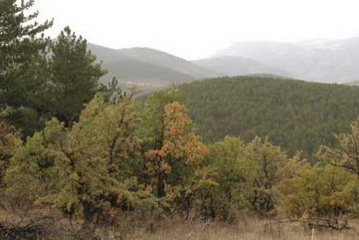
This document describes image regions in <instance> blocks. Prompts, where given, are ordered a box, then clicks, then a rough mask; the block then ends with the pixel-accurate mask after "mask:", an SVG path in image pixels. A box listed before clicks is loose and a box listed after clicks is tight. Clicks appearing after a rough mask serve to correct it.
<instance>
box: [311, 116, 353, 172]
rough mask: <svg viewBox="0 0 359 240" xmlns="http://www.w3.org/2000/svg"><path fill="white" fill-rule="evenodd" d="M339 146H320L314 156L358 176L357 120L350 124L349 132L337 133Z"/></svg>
mask: <svg viewBox="0 0 359 240" xmlns="http://www.w3.org/2000/svg"><path fill="white" fill-rule="evenodd" d="M337 140H338V141H339V147H337V148H330V147H328V146H321V147H320V149H319V151H318V152H317V154H316V156H317V158H318V159H319V160H320V161H323V162H326V163H329V164H331V165H333V166H337V167H341V168H344V169H346V170H348V171H349V172H351V173H353V174H355V175H356V176H357V177H358V178H359V120H356V121H354V122H353V123H352V124H351V133H349V134H340V135H337Z"/></svg>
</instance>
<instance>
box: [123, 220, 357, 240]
mask: <svg viewBox="0 0 359 240" xmlns="http://www.w3.org/2000/svg"><path fill="white" fill-rule="evenodd" d="M266 223H268V222H266V221H259V220H244V221H241V222H239V223H238V224H235V225H224V224H220V223H193V222H192V223H172V224H170V223H167V224H164V225H162V226H159V227H158V229H156V230H155V231H152V232H151V231H149V230H148V229H145V228H142V229H141V228H137V229H136V231H130V232H132V233H130V232H127V233H126V234H125V235H122V236H123V239H128V240H274V239H275V240H305V239H308V240H312V239H313V240H354V239H359V222H358V221H356V222H355V221H352V223H351V227H352V228H351V229H349V230H343V231H329V230H326V231H323V230H322V231H319V230H315V231H314V236H312V230H307V231H305V230H304V227H303V226H301V224H299V223H285V224H280V225H278V224H266ZM357 229H358V230H357Z"/></svg>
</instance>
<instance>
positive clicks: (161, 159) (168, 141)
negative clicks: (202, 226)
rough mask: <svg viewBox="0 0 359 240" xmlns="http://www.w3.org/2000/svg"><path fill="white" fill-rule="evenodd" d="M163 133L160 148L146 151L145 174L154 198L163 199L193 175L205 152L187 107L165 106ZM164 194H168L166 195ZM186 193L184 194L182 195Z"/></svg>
mask: <svg viewBox="0 0 359 240" xmlns="http://www.w3.org/2000/svg"><path fill="white" fill-rule="evenodd" d="M163 124H164V132H163V136H162V139H161V144H162V145H161V146H160V147H159V149H151V150H149V151H148V152H146V154H145V156H146V159H147V163H146V166H147V172H148V174H149V176H150V177H151V179H152V184H153V190H154V195H155V196H156V197H158V198H161V197H165V196H166V193H168V192H171V191H172V192H177V193H178V192H180V191H181V190H184V188H185V187H186V184H188V182H186V181H187V180H189V179H190V177H191V176H193V175H195V173H194V171H195V170H196V169H197V168H199V166H200V165H201V163H202V161H203V158H204V154H205V153H206V151H207V149H206V146H205V145H204V144H202V143H201V142H200V141H199V138H198V136H196V135H195V134H194V133H193V131H192V130H191V126H190V125H191V121H190V119H189V117H188V116H187V114H186V108H185V107H184V106H183V105H181V104H180V103H178V102H173V103H170V104H168V105H166V106H165V114H164V122H163ZM166 191H167V192H166ZM183 193H184V194H185V192H183Z"/></svg>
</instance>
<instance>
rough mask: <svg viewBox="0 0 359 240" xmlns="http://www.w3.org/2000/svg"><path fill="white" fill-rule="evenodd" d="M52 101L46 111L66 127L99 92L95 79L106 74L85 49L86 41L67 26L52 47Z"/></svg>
mask: <svg viewBox="0 0 359 240" xmlns="http://www.w3.org/2000/svg"><path fill="white" fill-rule="evenodd" d="M51 53H52V56H51V59H50V61H49V66H50V71H51V83H52V84H53V86H52V97H53V98H52V101H51V104H49V105H48V107H49V111H50V112H52V113H53V114H54V116H56V117H57V118H58V119H59V120H61V121H63V122H65V125H69V124H71V122H72V121H75V120H78V118H79V115H80V112H81V110H82V109H83V107H84V104H86V103H88V102H89V101H90V100H91V99H92V98H93V97H94V95H95V93H96V91H97V90H98V80H99V78H100V77H101V76H103V75H104V74H105V73H106V72H105V71H104V70H102V69H101V66H100V64H99V63H97V62H96V57H95V56H94V55H92V53H91V52H90V51H88V50H87V41H86V40H85V39H83V38H82V37H81V36H80V37H77V36H76V34H75V33H73V32H72V31H71V30H70V28H69V27H66V28H65V29H64V30H63V31H62V32H61V34H60V35H59V36H58V38H57V40H56V41H55V42H53V43H52V44H51Z"/></svg>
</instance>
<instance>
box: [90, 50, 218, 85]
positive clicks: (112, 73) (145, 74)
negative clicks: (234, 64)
mask: <svg viewBox="0 0 359 240" xmlns="http://www.w3.org/2000/svg"><path fill="white" fill-rule="evenodd" d="M88 47H89V49H90V50H91V51H92V53H93V54H95V55H96V56H97V59H98V60H99V61H102V62H103V68H104V69H107V70H108V74H107V75H106V76H105V77H104V78H103V79H102V81H103V82H107V81H109V80H111V79H112V78H113V77H116V78H118V79H119V80H120V81H121V82H122V83H129V84H133V83H136V84H138V85H140V86H144V87H148V88H156V87H162V86H166V85H169V84H173V83H184V82H189V81H193V80H195V79H204V78H211V77H217V76H219V75H220V74H218V73H216V72H214V71H212V70H208V69H205V68H203V67H201V66H198V65H196V64H193V63H191V62H188V61H186V60H184V59H181V58H178V57H176V56H173V55H170V54H168V53H165V52H161V51H157V50H154V49H149V48H130V49H119V50H116V49H111V48H106V47H102V46H98V45H95V44H88Z"/></svg>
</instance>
